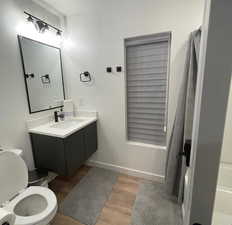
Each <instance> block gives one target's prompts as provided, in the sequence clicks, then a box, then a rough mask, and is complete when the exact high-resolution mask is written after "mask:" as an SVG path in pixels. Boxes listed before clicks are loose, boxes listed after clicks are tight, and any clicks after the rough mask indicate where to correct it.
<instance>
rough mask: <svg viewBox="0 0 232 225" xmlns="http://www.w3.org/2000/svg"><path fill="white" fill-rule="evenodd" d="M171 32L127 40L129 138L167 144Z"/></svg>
mask: <svg viewBox="0 0 232 225" xmlns="http://www.w3.org/2000/svg"><path fill="white" fill-rule="evenodd" d="M170 42H171V33H170V32H166V33H160V34H156V35H150V36H143V37H138V38H130V39H126V40H125V46H126V67H127V68H126V70H127V134H128V140H130V141H135V142H142V143H146V144H154V145H161V146H165V145H166V117H167V89H168V70H169V52H170Z"/></svg>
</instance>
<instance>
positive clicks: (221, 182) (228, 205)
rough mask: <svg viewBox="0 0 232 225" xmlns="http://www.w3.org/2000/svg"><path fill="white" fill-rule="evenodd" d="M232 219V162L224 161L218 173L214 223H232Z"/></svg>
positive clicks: (228, 224)
mask: <svg viewBox="0 0 232 225" xmlns="http://www.w3.org/2000/svg"><path fill="white" fill-rule="evenodd" d="M231 221H232V164H224V163H222V164H221V166H220V170H219V175H218V187H217V193H216V198H215V205H214V215H213V224H212V225H230V224H231Z"/></svg>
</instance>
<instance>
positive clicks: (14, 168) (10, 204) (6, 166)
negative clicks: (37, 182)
mask: <svg viewBox="0 0 232 225" xmlns="http://www.w3.org/2000/svg"><path fill="white" fill-rule="evenodd" d="M0 183H1V185H0V207H2V208H3V209H4V210H7V211H9V212H11V213H13V214H14V215H15V223H14V224H15V225H46V224H48V223H49V222H50V221H51V220H52V219H53V217H54V216H55V214H56V211H57V199H56V196H55V194H54V193H53V192H52V191H51V190H50V189H48V188H45V187H39V186H34V187H28V188H27V184H28V172H27V167H26V165H25V163H24V161H23V160H22V159H21V158H20V156H18V155H16V154H14V153H12V152H8V151H2V152H0Z"/></svg>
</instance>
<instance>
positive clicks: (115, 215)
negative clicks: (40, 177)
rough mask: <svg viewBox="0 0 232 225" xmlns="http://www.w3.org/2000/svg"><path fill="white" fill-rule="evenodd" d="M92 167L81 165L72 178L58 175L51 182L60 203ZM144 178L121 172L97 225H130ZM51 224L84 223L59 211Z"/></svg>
mask: <svg viewBox="0 0 232 225" xmlns="http://www.w3.org/2000/svg"><path fill="white" fill-rule="evenodd" d="M90 169H91V167H89V166H83V167H81V168H80V169H79V170H78V171H77V173H76V175H75V176H73V177H72V178H68V179H67V178H62V177H57V178H56V179H55V180H53V181H52V182H51V183H50V185H49V186H50V188H51V189H52V190H53V191H54V192H55V194H56V196H57V199H58V204H60V203H61V202H62V201H63V200H64V198H65V197H66V196H67V195H68V193H69V192H70V191H71V190H72V188H73V187H74V186H75V185H76V184H78V183H79V182H80V180H81V179H82V178H83V177H84V176H85V175H86V174H87V173H88V171H89V170H90ZM140 182H142V179H140V178H136V177H132V176H128V175H123V174H120V175H119V176H118V179H117V182H116V183H115V185H114V186H113V190H112V192H111V194H110V197H109V199H108V200H107V201H106V203H105V206H104V208H103V209H102V211H101V214H100V216H99V218H98V221H97V223H96V225H129V224H130V223H131V215H132V209H133V205H134V202H135V199H136V195H137V193H138V189H139V184H140ZM51 225H83V224H81V223H80V222H78V221H77V220H74V219H72V218H71V217H68V216H64V215H62V214H60V213H57V214H56V216H55V218H54V219H53V221H52V222H51Z"/></svg>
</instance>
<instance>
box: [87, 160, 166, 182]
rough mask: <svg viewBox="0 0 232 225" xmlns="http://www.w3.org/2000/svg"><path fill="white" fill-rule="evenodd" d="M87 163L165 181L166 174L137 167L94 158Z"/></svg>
mask: <svg viewBox="0 0 232 225" xmlns="http://www.w3.org/2000/svg"><path fill="white" fill-rule="evenodd" d="M86 164H87V165H89V166H95V167H100V168H104V169H108V170H113V171H116V172H119V173H124V174H127V175H130V176H135V177H140V178H144V179H148V180H152V181H157V182H160V183H163V182H164V176H162V175H158V174H155V173H149V172H145V171H141V170H135V169H131V168H127V167H122V166H118V165H115V164H110V163H104V162H100V161H94V160H89V161H88V162H87V163H86Z"/></svg>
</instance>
